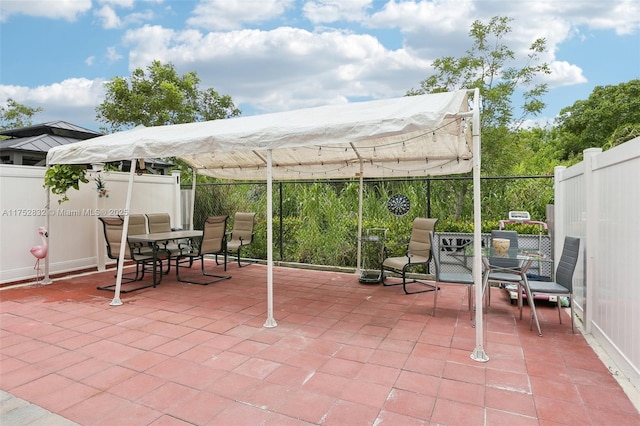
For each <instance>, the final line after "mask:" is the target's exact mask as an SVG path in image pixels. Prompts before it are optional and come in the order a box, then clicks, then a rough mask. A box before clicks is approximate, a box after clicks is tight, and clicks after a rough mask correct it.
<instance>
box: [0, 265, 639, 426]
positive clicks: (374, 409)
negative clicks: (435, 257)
mask: <svg viewBox="0 0 640 426" xmlns="http://www.w3.org/2000/svg"><path fill="white" fill-rule="evenodd" d="M193 269H194V270H197V269H199V268H193ZM196 272H197V271H191V272H189V273H196ZM229 273H230V274H231V275H232V276H233V278H232V279H230V280H226V281H221V282H218V283H216V284H212V285H210V286H206V287H204V286H196V285H189V284H184V283H179V282H177V281H175V272H174V271H173V270H172V271H171V274H170V275H169V276H166V277H165V278H164V279H163V281H162V283H161V284H160V286H159V287H157V288H155V289H154V288H150V289H145V290H141V291H137V292H134V293H128V294H123V295H122V301H123V302H124V305H123V306H119V307H112V306H109V302H110V300H111V297H112V295H113V293H111V292H106V291H100V290H96V286H98V285H105V284H109V283H111V282H113V274H114V272H113V271H109V272H105V273H94V274H87V275H83V276H77V277H70V278H64V279H59V280H57V281H55V282H54V283H53V284H51V285H48V286H44V287H33V286H28V287H18V288H9V289H3V290H1V291H0V299H1V305H0V308H1V315H2V316H1V323H0V325H1V335H0V337H1V338H2V344H1V348H0V355H1V361H2V372H1V376H0V388H1V389H2V390H4V391H7V392H10V393H11V394H13V395H15V396H16V397H18V398H22V399H24V400H26V401H29V402H31V403H33V404H36V405H38V406H40V407H43V408H45V409H46V410H49V411H51V412H53V413H56V414H58V415H60V416H63V417H65V418H67V419H69V420H72V421H74V422H77V423H79V424H82V425H99V424H104V425H114V424H131V425H167V424H173V425H177V424H197V425H208V424H215V425H258V424H263V425H294V424H295V425H304V424H323V425H358V424H359V425H373V424H376V425H380V424H390V425H403V426H404V425H412V424H453V425H463V424H464V425H485V424H486V425H496V424H517V425H529V424H531V425H538V424H580V425H586V424H592V425H604V424H616V425H623V424H628V425H630V424H640V414H639V413H638V410H637V409H636V408H635V406H634V404H633V403H632V401H631V399H630V397H629V396H628V395H627V394H625V392H624V390H623V388H622V387H621V386H620V384H619V383H618V382H617V381H616V380H615V379H614V377H613V376H612V374H611V373H610V371H609V370H608V369H607V367H606V366H605V364H604V363H603V362H602V361H601V360H600V359H599V358H598V356H597V355H596V353H595V352H594V350H593V349H592V348H591V346H589V344H588V343H587V340H585V338H584V337H583V336H582V334H580V333H578V334H575V335H573V334H572V333H571V326H570V324H569V317H568V316H567V315H566V314H564V313H563V315H565V317H564V320H563V324H559V323H558V318H557V311H556V310H555V307H552V306H550V305H549V306H547V305H544V304H541V306H540V309H539V315H540V320H541V326H542V328H543V333H544V336H543V337H539V336H538V335H537V333H536V332H535V331H530V330H529V321H528V316H527V315H528V313H529V312H528V308H526V306H525V316H524V317H525V318H527V319H524V320H517V319H516V312H517V308H516V306H512V305H511V304H510V303H509V300H508V297H507V295H506V294H505V293H504V292H503V291H501V290H498V289H493V291H494V294H493V296H492V302H491V303H492V304H491V307H490V308H489V310H488V312H487V314H486V316H485V321H486V325H485V327H486V328H485V329H486V344H485V348H486V352H487V354H488V355H489V357H490V361H489V362H487V363H478V362H475V361H473V360H471V359H470V357H469V356H470V354H471V352H472V351H473V349H474V347H475V329H474V328H472V327H471V323H470V320H469V313H468V311H467V310H466V307H467V302H466V300H465V294H466V290H465V288H463V287H458V286H443V287H442V290H441V293H440V296H439V301H438V312H437V316H436V317H432V316H431V315H430V313H431V308H432V304H433V294H432V293H423V294H416V295H405V294H404V293H403V291H402V287H401V286H399V287H383V286H381V285H366V284H360V283H359V282H358V277H357V276H356V275H354V274H343V273H334V272H319V271H310V270H300V269H288V268H274V293H275V298H274V300H275V303H274V310H275V318H276V321H277V322H278V327H276V328H270V329H269V328H264V327H263V323H264V321H265V319H266V302H265V300H266V267H264V266H261V265H252V266H249V267H246V268H238V267H237V266H234V265H233V264H231V263H230V264H229ZM181 275H182V273H181ZM145 279H146V278H145ZM9 415H10V413H5V412H4V411H3V419H2V423H3V424H4V422H5V421H6V420H8V419H9V417H8V416H9Z"/></svg>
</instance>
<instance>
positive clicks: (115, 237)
mask: <svg viewBox="0 0 640 426" xmlns="http://www.w3.org/2000/svg"><path fill="white" fill-rule="evenodd" d="M143 219H144V217H143ZM98 220H100V222H102V227H103V230H104V239H105V242H106V244H107V256H108V257H109V259H114V260H115V261H116V266H117V265H118V262H119V260H120V249H121V238H122V230H123V228H124V219H123V218H122V217H119V216H104V217H99V218H98ZM136 226H139V217H138V218H135V219H134V225H133V230H134V231H139V229H138V228H136ZM128 229H132V227H131V226H130V227H129V228H128ZM132 235H135V234H132ZM124 249H125V253H124V259H125V260H129V261H133V262H135V265H136V270H135V272H131V273H127V274H124V275H123V279H124V280H126V281H124V282H127V283H130V282H134V281H140V280H142V279H143V278H144V273H145V271H153V270H150V269H148V268H149V267H151V268H155V267H159V268H160V277H161V278H162V261H163V260H165V259H166V260H168V256H167V255H166V253H160V255H159V256H158V260H157V262H154V261H153V251H152V250H151V249H150V248H147V247H142V246H141V245H138V244H129V243H127V244H126V245H125V247H124ZM132 275H133V277H131V276H132ZM155 284H157V283H153V282H152V283H150V284H145V285H141V286H138V287H135V288H131V289H124V290H121V292H122V293H128V292H131V291H135V290H140V289H143V288H148V287H153V286H154V285H155ZM115 286H116V285H115V284H110V285H106V286H100V287H98V289H99V290H113V289H114V288H115Z"/></svg>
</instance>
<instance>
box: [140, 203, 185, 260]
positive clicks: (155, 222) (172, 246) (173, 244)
mask: <svg viewBox="0 0 640 426" xmlns="http://www.w3.org/2000/svg"><path fill="white" fill-rule="evenodd" d="M145 216H146V217H147V223H148V224H149V233H150V234H156V233H160V232H171V231H175V229H173V228H172V227H171V216H169V213H147V214H146V215H145ZM178 243H188V241H186V240H185V241H176V240H167V241H165V242H164V243H163V247H162V248H163V249H165V250H167V251H168V252H169V253H177V252H179V251H180V248H179V247H178Z"/></svg>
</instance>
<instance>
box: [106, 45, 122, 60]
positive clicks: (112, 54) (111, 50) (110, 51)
mask: <svg viewBox="0 0 640 426" xmlns="http://www.w3.org/2000/svg"><path fill="white" fill-rule="evenodd" d="M106 56H107V62H109V63H110V64H112V63H114V62H118V61H119V60H120V59H122V55H121V54H120V53H118V51H117V49H116V48H115V46H110V47H108V48H107V55H106Z"/></svg>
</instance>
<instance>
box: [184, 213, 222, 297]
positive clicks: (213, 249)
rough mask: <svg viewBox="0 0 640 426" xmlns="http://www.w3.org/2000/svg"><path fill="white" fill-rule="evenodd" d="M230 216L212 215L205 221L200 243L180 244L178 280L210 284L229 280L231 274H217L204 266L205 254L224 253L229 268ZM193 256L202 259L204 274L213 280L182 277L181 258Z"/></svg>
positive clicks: (194, 258)
mask: <svg viewBox="0 0 640 426" xmlns="http://www.w3.org/2000/svg"><path fill="white" fill-rule="evenodd" d="M228 217H229V216H210V217H208V218H207V219H206V220H205V222H204V229H203V234H202V239H201V240H200V244H196V245H195V247H193V246H191V245H184V246H183V245H182V244H179V245H180V246H181V247H182V248H183V251H180V253H179V254H177V255H176V276H177V279H178V281H181V282H186V283H190V284H199V285H209V284H213V283H215V282H218V281H221V280H228V279H229V278H231V276H230V275H216V274H211V273H207V272H206V271H205V268H204V256H205V255H218V254H220V255H222V256H224V270H225V271H226V270H227V247H226V243H227V236H226V229H227V219H228ZM186 258H191V259H193V260H198V259H199V260H200V264H201V271H202V275H203V276H205V277H213V278H215V279H213V280H207V281H202V280H200V281H194V280H186V279H182V278H181V277H180V260H181V259H186Z"/></svg>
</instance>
